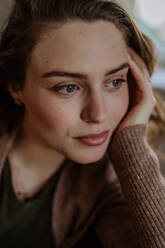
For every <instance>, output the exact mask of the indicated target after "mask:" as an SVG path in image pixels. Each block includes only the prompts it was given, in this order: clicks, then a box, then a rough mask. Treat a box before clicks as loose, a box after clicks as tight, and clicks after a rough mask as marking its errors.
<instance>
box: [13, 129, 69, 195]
mask: <svg viewBox="0 0 165 248" xmlns="http://www.w3.org/2000/svg"><path fill="white" fill-rule="evenodd" d="M64 160H65V157H64V156H63V155H62V154H60V153H59V152H57V151H55V150H53V149H52V148H50V147H49V146H47V145H46V144H43V143H42V142H40V141H39V140H38V139H36V138H35V137H33V136H32V135H29V134H28V132H22V131H21V132H19V136H18V135H17V137H16V140H15V143H14V145H13V147H12V149H11V150H10V153H9V161H10V166H11V171H12V177H13V181H14V182H15V185H17V186H18V188H19V185H20V187H22V183H23V184H24V188H25V191H26V190H27V191H33V190H34V188H38V187H40V186H39V185H43V184H44V183H45V182H46V181H47V180H48V179H49V178H50V177H51V176H52V175H53V174H54V173H56V171H57V170H58V169H59V168H60V166H61V165H62V163H63V162H64Z"/></svg>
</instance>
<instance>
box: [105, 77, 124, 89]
mask: <svg viewBox="0 0 165 248" xmlns="http://www.w3.org/2000/svg"><path fill="white" fill-rule="evenodd" d="M123 82H126V81H125V80H124V79H115V80H112V81H109V82H107V85H108V87H109V88H111V89H118V88H120V87H121V85H122V83H123Z"/></svg>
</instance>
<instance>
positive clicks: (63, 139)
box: [18, 21, 129, 164]
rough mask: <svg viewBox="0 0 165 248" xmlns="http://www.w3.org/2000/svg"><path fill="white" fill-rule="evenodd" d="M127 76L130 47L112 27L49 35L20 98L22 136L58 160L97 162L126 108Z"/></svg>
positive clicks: (77, 27)
mask: <svg viewBox="0 0 165 248" xmlns="http://www.w3.org/2000/svg"><path fill="white" fill-rule="evenodd" d="M127 72H128V52H127V46H126V43H125V40H124V38H123V36H122V33H121V32H120V31H119V30H118V29H117V28H116V27H115V26H114V25H113V24H111V23H109V22H105V21H97V22H94V23H85V22H83V21H75V22H70V23H68V24H65V25H63V26H62V27H61V28H59V29H57V30H52V29H51V30H50V31H49V32H48V33H46V34H45V35H42V38H41V40H40V42H39V43H38V44H37V45H36V47H35V48H34V50H33V52H32V56H31V60H30V63H29V65H28V67H27V72H26V80H25V86H24V88H23V89H22V90H21V91H19V93H18V94H19V97H20V99H21V101H22V102H23V103H24V105H25V118H24V122H23V129H24V132H25V133H27V134H28V136H29V138H30V139H32V140H35V142H38V144H40V145H43V146H44V147H45V149H51V150H52V149H53V150H54V152H55V154H57V156H61V157H64V158H65V157H68V158H69V159H71V160H73V161H76V162H78V163H81V164H87V163H91V162H95V161H98V160H99V159H101V158H102V156H103V155H104V153H105V151H106V149H107V146H108V144H109V141H110V139H111V135H112V133H113V131H114V130H115V128H116V127H117V125H118V124H119V122H120V121H121V119H122V118H123V116H124V115H125V113H126V111H127V108H128V102H129V96H128V85H127ZM85 136H87V137H85Z"/></svg>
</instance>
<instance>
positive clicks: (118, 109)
mask: <svg viewBox="0 0 165 248" xmlns="http://www.w3.org/2000/svg"><path fill="white" fill-rule="evenodd" d="M128 105H129V94H128V89H127V88H126V89H125V90H124V91H123V92H121V94H118V95H117V96H116V97H114V98H113V99H112V102H111V106H113V107H112V108H110V112H111V114H110V116H111V121H112V119H113V123H114V125H117V124H118V123H119V122H120V121H121V119H122V118H123V117H124V115H125V114H126V112H127V110H128Z"/></svg>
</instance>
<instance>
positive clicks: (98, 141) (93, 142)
mask: <svg viewBox="0 0 165 248" xmlns="http://www.w3.org/2000/svg"><path fill="white" fill-rule="evenodd" d="M108 134H109V131H106V132H104V133H102V134H101V135H98V136H95V137H82V138H78V140H79V141H80V142H81V143H83V144H84V145H87V146H100V145H102V144H103V143H104V142H105V141H106V139H107V138H108Z"/></svg>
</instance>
